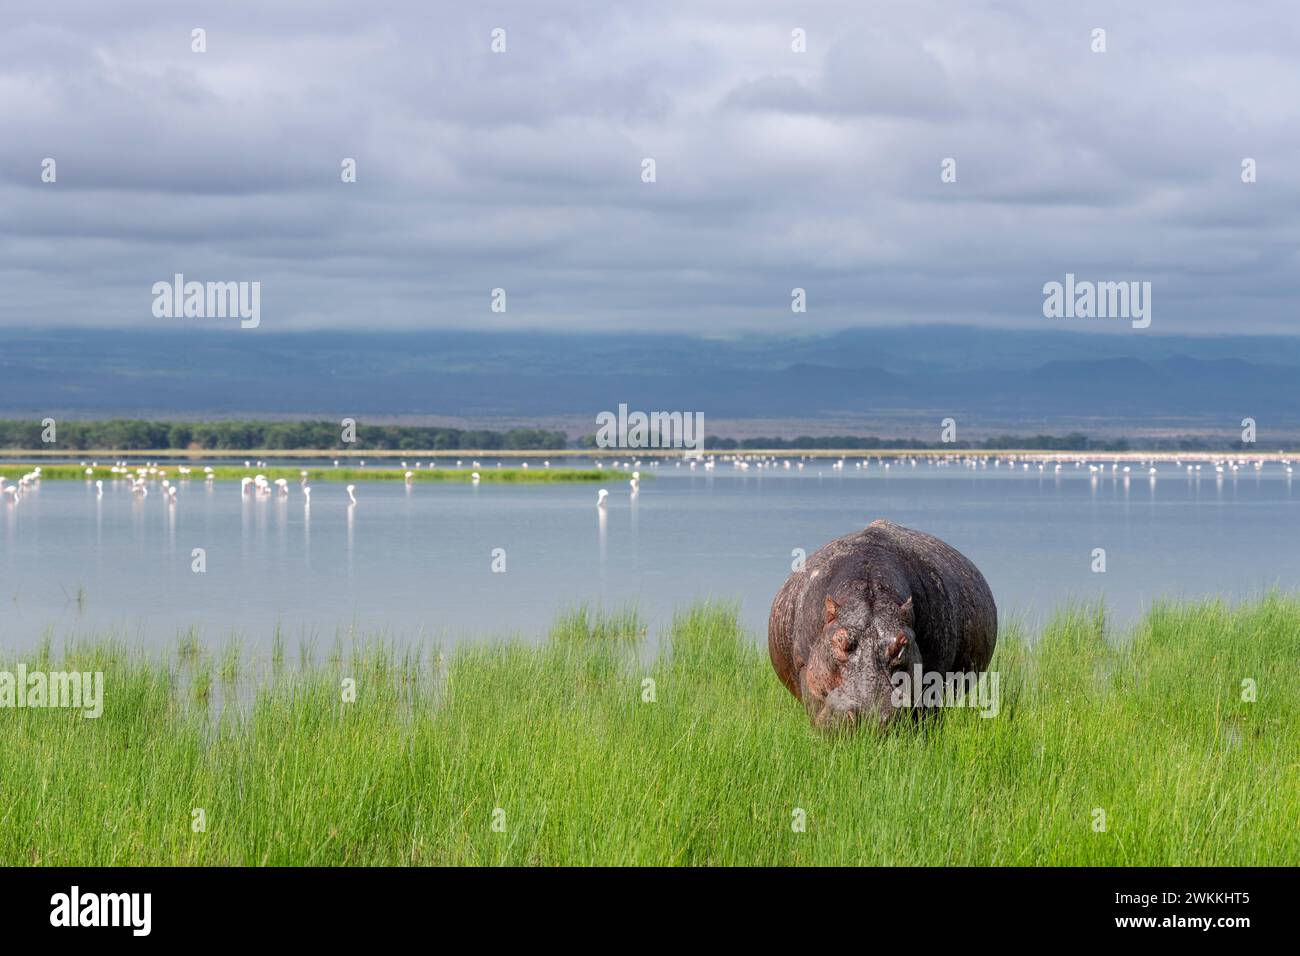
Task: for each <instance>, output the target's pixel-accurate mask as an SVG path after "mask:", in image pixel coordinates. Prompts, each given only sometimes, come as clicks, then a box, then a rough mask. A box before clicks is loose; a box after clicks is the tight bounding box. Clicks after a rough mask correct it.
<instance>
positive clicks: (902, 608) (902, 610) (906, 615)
mask: <svg viewBox="0 0 1300 956" xmlns="http://www.w3.org/2000/svg"><path fill="white" fill-rule="evenodd" d="M898 613H899V614H901V615H902V617H903V620H904V621H911V620H912V595H910V594H909V595H908V596H907V600H906V601H904V602H903V603H902V604H900V605H898Z"/></svg>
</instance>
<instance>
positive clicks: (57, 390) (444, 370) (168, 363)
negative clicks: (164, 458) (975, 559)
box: [0, 326, 1300, 441]
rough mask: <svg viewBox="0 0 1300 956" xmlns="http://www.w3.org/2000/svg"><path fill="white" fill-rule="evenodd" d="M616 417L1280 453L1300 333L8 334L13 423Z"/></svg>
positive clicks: (5, 363) (0, 348)
mask: <svg viewBox="0 0 1300 956" xmlns="http://www.w3.org/2000/svg"><path fill="white" fill-rule="evenodd" d="M619 403H626V404H627V405H628V406H629V407H631V408H633V409H643V410H646V411H651V410H681V411H702V412H704V413H705V416H706V420H708V421H712V422H713V423H718V422H724V421H725V422H732V423H736V425H737V427H741V424H743V423H744V422H758V421H762V422H766V423H778V424H780V427H781V428H782V429H783V430H785V431H791V430H792V429H795V428H798V429H799V431H800V432H803V433H810V434H811V433H816V430H815V429H813V430H810V428H809V426H811V425H816V424H818V423H823V424H824V426H825V428H832V427H833V428H834V429H835V431H836V432H838V433H848V432H847V431H846V428H848V429H851V430H853V431H856V432H857V433H861V434H880V435H887V434H890V433H891V432H892V433H894V434H900V435H901V434H915V433H916V429H917V427H918V426H919V425H924V426H925V427H926V428H930V427H937V426H936V425H935V423H936V422H937V421H938V419H939V418H942V417H946V416H952V417H954V418H956V419H957V420H958V421H959V423H961V425H963V426H965V427H968V428H970V429H973V431H974V433H991V432H1001V431H1006V430H1007V429H1008V428H1016V427H1020V426H1023V427H1024V428H1025V429H1030V428H1032V429H1033V430H1034V431H1054V432H1064V431H1066V430H1068V429H1070V428H1074V427H1079V428H1081V429H1082V430H1085V431H1091V432H1098V431H1110V432H1116V431H1118V432H1122V433H1125V434H1128V435H1132V436H1138V435H1141V434H1143V433H1144V432H1150V431H1155V430H1163V431H1171V430H1172V431H1178V430H1180V429H1183V430H1187V431H1189V432H1190V431H1198V430H1200V431H1204V430H1205V429H1214V430H1221V431H1223V433H1224V434H1230V433H1231V432H1232V430H1233V429H1236V428H1238V426H1239V423H1240V421H1241V419H1242V418H1243V417H1246V416H1250V417H1253V418H1255V419H1256V420H1257V421H1258V422H1259V424H1260V430H1261V441H1266V440H1267V438H1266V436H1268V435H1270V434H1275V435H1278V436H1281V435H1282V434H1289V435H1295V434H1300V337H1294V338H1293V337H1279V336H1270V337H1262V336H1261V337H1255V336H1221V337H1177V336H1168V335H1165V336H1156V335H1144V334H1137V333H1131V334H1085V333H1075V332H1064V331H1052V330H1044V331H1041V332H1028V333H1026V332H1017V331H1006V330H987V329H974V328H968V327H947V326H926V327H920V328H880V329H865V328H864V329H855V330H852V331H846V332H841V333H838V334H834V335H826V336H815V337H814V336H807V337H792V336H748V337H738V338H728V339H707V338H692V337H689V336H684V335H664V336H659V335H648V334H617V333H607V334H597V335H591V334H576V333H546V332H465V331H455V332H427V333H386V332H374V333H366V332H356V333H339V332H298V333H278V334H277V333H268V332H264V331H262V330H258V331H236V330H232V331H221V332H214V331H202V330H198V329H190V330H187V329H177V328H168V329H165V330H164V331H153V332H135V331H107V330H94V329H80V328H66V329H25V330H12V329H11V330H0V417H11V418H12V417H23V416H28V415H46V414H49V415H56V416H57V415H62V416H64V417H105V416H109V415H129V416H133V417H148V416H153V417H168V418H177V417H182V418H185V417H189V418H201V417H208V418H220V417H231V416H251V415H254V414H257V415H260V416H263V417H265V416H267V415H274V416H280V417H321V416H325V417H330V416H334V415H347V414H351V415H360V416H370V417H372V418H374V419H375V420H381V419H384V420H403V419H404V420H410V421H429V422H439V421H445V422H469V423H475V422H478V423H492V424H499V423H506V424H522V425H534V424H543V423H556V422H559V423H564V425H565V426H566V427H567V428H568V429H569V430H570V431H571V432H573V433H579V432H581V430H582V429H583V428H584V427H586V429H587V430H588V431H591V430H594V418H595V415H596V413H597V412H599V411H602V410H613V409H615V408H617V406H618V404H619ZM585 423H591V424H590V425H585ZM781 423H784V424H781ZM709 430H710V431H714V430H715V429H714V428H713V427H710V429H709ZM765 433H769V434H770V433H772V428H771V427H769V428H767V429H766V432H765ZM791 433H792V434H793V433H796V432H793V431H791ZM826 433H829V432H826ZM972 437H973V435H972Z"/></svg>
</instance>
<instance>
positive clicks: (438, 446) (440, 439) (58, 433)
mask: <svg viewBox="0 0 1300 956" xmlns="http://www.w3.org/2000/svg"><path fill="white" fill-rule="evenodd" d="M48 434H49V429H48V428H47V427H46V426H45V425H43V424H42V422H40V421H35V420H28V421H3V420H0V448H20V449H38V448H66V449H68V450H74V451H84V450H88V449H92V448H99V449H105V450H110V451H143V450H146V449H159V450H162V449H181V450H194V451H245V450H250V449H254V448H266V449H278V450H290V449H297V448H321V449H339V450H343V449H348V450H359V449H365V450H370V451H385V450H391V451H400V450H410V451H414V450H416V449H428V450H447V451H453V450H456V449H462V448H463V449H466V450H470V449H475V450H484V451H493V450H501V451H529V450H543V449H558V448H563V447H565V445H566V444H567V438H566V436H565V434H564V432H561V431H548V430H546V429H542V428H511V429H509V430H508V431H490V430H484V429H461V428H440V427H429V426H422V425H364V424H360V423H358V424H357V426H356V439H357V440H356V441H355V442H352V443H347V442H344V441H343V430H342V428H341V427H340V426H339V425H338V424H337V423H335V422H323V421H317V422H261V421H222V422H165V421H145V420H142V419H132V418H113V419H104V420H101V421H66V422H55V424H54V432H53V434H54V438H55V441H54V442H49V441H45V440H44V438H45V436H46V435H48Z"/></svg>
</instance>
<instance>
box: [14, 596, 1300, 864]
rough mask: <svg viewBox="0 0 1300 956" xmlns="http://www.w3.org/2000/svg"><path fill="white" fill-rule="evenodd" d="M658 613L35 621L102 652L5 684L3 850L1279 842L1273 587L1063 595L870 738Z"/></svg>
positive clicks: (750, 857) (816, 854)
mask: <svg viewBox="0 0 1300 956" xmlns="http://www.w3.org/2000/svg"><path fill="white" fill-rule="evenodd" d="M665 637H666V640H665V641H664V647H663V650H662V653H660V654H659V655H658V656H657V657H656V658H655V660H654V662H653V663H646V662H645V661H644V655H642V656H641V658H640V659H639V658H638V645H639V644H640V642H641V641H642V640H644V631H643V629H642V627H641V625H640V624H639V623H638V621H637V619H636V616H635V615H634V614H619V615H612V616H601V615H590V614H586V613H583V612H580V613H576V614H572V615H568V616H566V617H564V618H562V619H561V620H560V621H559V622H558V623H557V624H556V625H555V626H554V627H553V629H552V631H551V634H550V636H549V638H548V639H547V640H546V641H545V642H543V643H541V644H540V645H537V646H528V645H523V644H507V645H495V646H488V645H474V646H467V647H464V648H462V649H459V650H457V651H455V652H454V653H451V654H450V655H449V656H448V657H447V658H446V659H445V660H444V659H442V658H440V657H438V656H437V654H436V652H435V651H432V650H429V651H425V652H424V653H423V655H422V656H421V655H413V654H406V655H402V656H398V655H396V654H395V653H393V652H392V651H391V650H387V649H385V648H384V647H383V646H369V647H365V648H359V649H356V650H349V651H336V652H334V653H332V654H326V655H323V657H324V659H323V660H320V661H318V662H317V663H310V661H309V658H310V655H308V654H305V653H303V654H302V655H301V658H300V655H295V654H292V653H291V654H289V655H288V659H287V660H286V655H285V652H284V649H283V647H282V645H281V644H279V643H278V642H277V644H276V650H275V652H274V654H273V655H272V656H271V658H270V659H269V660H266V661H261V662H252V661H250V660H249V659H247V658H246V657H242V656H241V655H240V654H239V653H238V651H237V650H236V649H228V650H227V651H225V652H218V653H216V654H215V655H214V656H209V655H208V654H207V653H206V652H204V651H202V650H199V649H198V648H197V646H196V645H195V644H194V643H193V642H185V643H183V644H182V645H181V646H180V647H178V648H177V649H176V651H174V652H173V653H171V654H169V655H167V656H166V657H165V659H160V658H159V657H157V656H154V657H150V656H146V655H142V654H139V653H136V652H132V651H129V650H127V649H125V648H123V647H121V646H119V645H117V644H114V643H113V642H112V641H111V640H107V641H104V642H100V643H97V644H94V645H92V646H86V647H81V648H73V649H70V650H69V651H67V652H66V655H65V654H54V653H52V652H51V651H49V650H46V651H43V652H41V653H40V654H37V655H34V657H33V658H32V659H31V660H29V662H28V663H29V666H31V667H34V668H43V669H47V670H49V669H56V670H57V669H60V668H61V667H62V666H64V665H65V664H66V666H68V667H75V668H77V669H80V670H91V671H93V670H102V671H104V673H105V675H106V682H107V688H106V693H105V698H106V702H105V709H104V713H103V715H102V716H101V717H100V718H99V719H97V720H88V719H85V718H83V717H81V716H79V715H77V714H75V713H71V712H68V711H58V710H30V709H29V710H12V709H11V710H0V806H3V808H4V809H3V812H0V859H2V860H4V861H5V862H6V863H10V864H47V865H53V864H173V863H180V864H263V863H265V864H308V863H312V864H405V863H415V864H444V863H452V864H501V863H507V864H581V863H614V864H630V863H652V864H809V863H852V864H859V863H860V864H890V863H892V864H958V863H976V864H1063V863H1074V864H1103V865H1109V864H1169V865H1193V864H1264V863H1274V864H1286V863H1294V862H1295V860H1296V859H1300V729H1298V728H1300V692H1298V691H1300V687H1298V683H1297V674H1296V669H1295V665H1296V661H1297V660H1300V601H1296V600H1292V599H1286V598H1279V597H1272V598H1268V599H1266V600H1264V601H1262V602H1260V603H1257V604H1252V605H1247V606H1243V607H1240V608H1237V609H1229V608H1226V607H1224V606H1223V605H1220V604H1214V603H1210V604H1201V605H1179V606H1169V607H1164V608H1158V609H1156V610H1154V611H1153V612H1151V613H1150V614H1149V615H1148V616H1147V617H1146V618H1145V619H1144V620H1143V621H1142V622H1141V624H1140V625H1139V626H1138V627H1137V629H1136V632H1135V633H1134V634H1133V635H1132V636H1131V638H1132V639H1131V640H1129V641H1120V642H1113V643H1112V642H1108V641H1107V640H1106V638H1105V636H1104V634H1103V626H1102V623H1101V617H1100V615H1099V614H1094V613H1090V612H1078V611H1075V612H1065V613H1062V614H1061V615H1060V616H1059V617H1058V618H1057V619H1056V620H1055V621H1054V622H1053V623H1052V624H1051V625H1050V626H1049V627H1048V628H1047V629H1046V631H1045V632H1044V634H1043V635H1042V636H1041V639H1039V640H1036V641H1034V642H1032V643H1030V642H1027V641H1025V640H1024V639H1023V638H1022V637H1021V636H1019V635H1017V634H1015V633H1008V634H1004V635H1003V637H1002V640H1001V642H1000V644H999V648H998V654H997V657H996V659H995V661H994V669H996V670H997V671H998V672H999V673H1000V675H1001V688H1000V690H1001V712H1000V713H999V715H998V716H996V717H993V718H990V719H983V718H981V717H980V716H978V713H977V712H976V711H974V710H950V711H948V712H947V713H946V714H945V715H944V718H943V719H942V720H940V721H934V722H930V723H928V724H925V725H923V726H921V727H920V728H912V727H906V728H902V729H900V730H899V731H897V732H891V733H890V734H888V735H886V736H884V737H879V736H875V735H871V734H858V735H856V736H847V737H837V738H827V737H823V736H821V735H819V734H817V733H815V732H813V731H812V730H811V729H810V728H809V726H808V721H807V719H806V717H805V716H804V714H803V712H802V710H801V709H800V708H799V706H798V705H797V704H796V703H795V702H794V700H793V699H792V698H790V697H789V695H788V694H787V693H786V692H785V691H784V690H783V689H782V688H781V687H780V686H779V685H778V683H777V681H776V679H775V678H774V677H773V675H772V673H771V669H770V666H769V664H768V661H767V656H766V651H765V650H764V649H763V648H762V647H761V646H760V645H758V644H756V643H755V642H754V641H753V640H752V638H751V636H747V635H744V634H742V633H741V632H740V630H739V629H738V627H737V624H736V619H735V615H734V613H732V612H731V611H729V610H728V609H726V608H720V607H716V606H708V605H702V606H696V607H694V608H691V609H690V610H688V611H685V612H683V613H682V614H681V615H680V616H679V617H678V619H677V620H676V622H675V623H674V624H673V626H672V628H671V629H670V632H669V633H668V634H667V635H665ZM642 650H643V649H642ZM345 677H352V678H355V680H356V685H357V699H356V701H355V702H354V703H345V702H343V701H342V700H341V696H342V694H341V692H340V688H341V686H342V682H343V679H344V678H345ZM646 678H649V679H651V680H653V681H654V685H653V691H654V693H653V696H654V700H653V702H647V701H646V700H645V699H644V698H645V697H646V696H647V694H648V691H647V688H648V686H649V685H646V684H645V683H644V681H645V679H646ZM1245 678H1251V679H1253V680H1254V681H1255V684H1256V687H1257V692H1258V699H1257V701H1256V702H1254V703H1246V702H1243V701H1242V699H1241V696H1242V695H1241V686H1242V681H1243V679H1245ZM219 698H222V699H226V700H235V699H239V700H243V701H244V703H243V704H242V705H239V706H234V705H231V706H226V707H224V708H222V707H218V705H217V700H218V699H219ZM196 808H202V809H203V810H204V813H205V819H206V831H205V832H194V831H193V829H192V826H191V821H192V819H193V816H192V814H193V811H194V810H195V809H196ZM498 809H499V811H500V812H499V813H496V817H495V819H496V821H497V822H498V824H499V826H500V832H498V831H497V830H494V828H493V822H494V811H497V810H498ZM1098 809H1100V810H1103V811H1104V812H1105V832H1097V831H1095V830H1094V822H1095V821H1096V820H1098V819H1099V817H1098V816H1097V813H1096V811H1097V810H1098ZM796 811H803V813H804V814H805V815H806V830H805V831H804V832H795V830H794V829H793V828H792V821H794V820H795V819H796V816H797V813H796Z"/></svg>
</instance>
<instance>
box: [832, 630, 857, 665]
mask: <svg viewBox="0 0 1300 956" xmlns="http://www.w3.org/2000/svg"><path fill="white" fill-rule="evenodd" d="M831 644H832V645H833V646H834V648H835V656H836V657H837V658H839V659H840V660H842V661H846V660H848V659H849V655H850V654H852V653H853V651H854V649H855V648H857V646H858V639H857V638H856V637H854V636H853V635H852V634H850V633H849V632H848V631H847V630H846V629H845V628H842V627H841V628H839V629H838V630H837V631H836V632H835V635H834V636H833V637H832V638H831Z"/></svg>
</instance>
